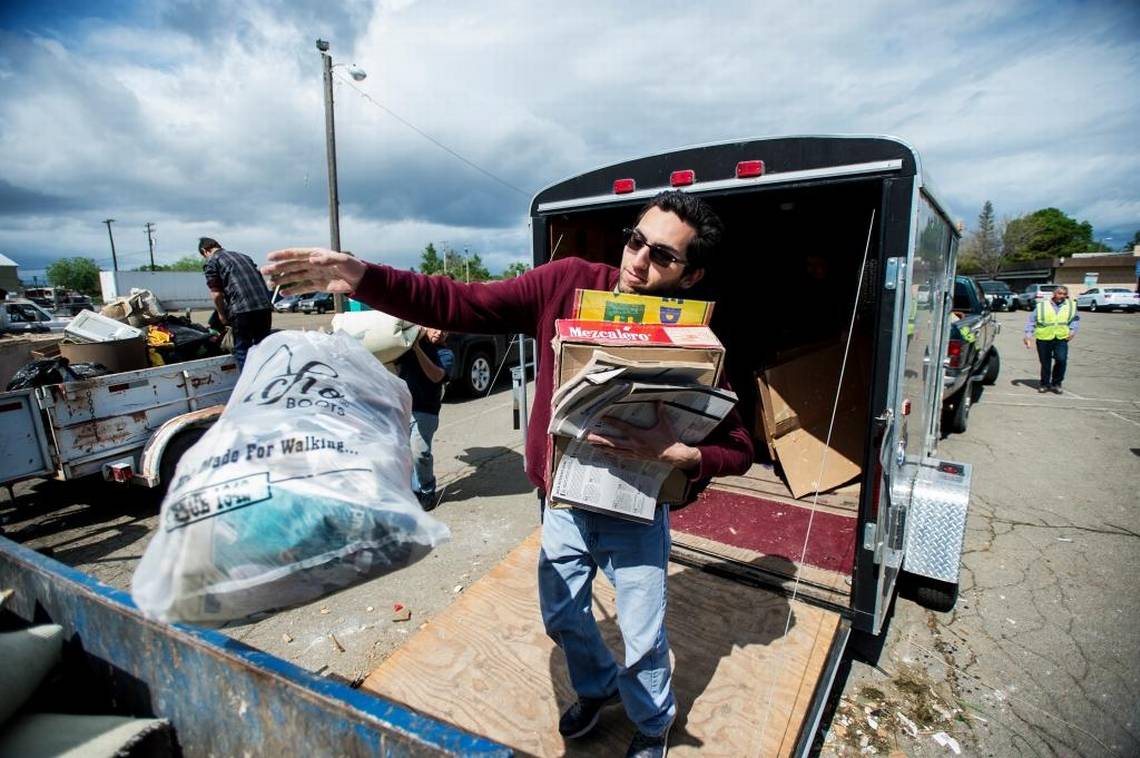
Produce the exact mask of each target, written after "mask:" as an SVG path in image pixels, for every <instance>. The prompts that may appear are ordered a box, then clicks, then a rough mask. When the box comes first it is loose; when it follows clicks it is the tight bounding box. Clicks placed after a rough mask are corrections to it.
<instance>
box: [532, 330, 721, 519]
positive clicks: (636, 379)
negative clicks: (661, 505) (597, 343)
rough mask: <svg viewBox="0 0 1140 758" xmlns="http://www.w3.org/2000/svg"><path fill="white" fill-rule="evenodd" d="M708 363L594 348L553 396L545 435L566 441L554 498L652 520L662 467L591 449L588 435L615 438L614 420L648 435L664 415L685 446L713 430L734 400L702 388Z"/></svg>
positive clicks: (664, 468) (668, 468) (664, 467)
mask: <svg viewBox="0 0 1140 758" xmlns="http://www.w3.org/2000/svg"><path fill="white" fill-rule="evenodd" d="M714 373H715V367H714V366H713V365H712V364H711V363H706V362H681V361H638V360H630V359H627V358H624V357H621V356H617V355H613V354H612V353H607V352H605V351H603V350H600V349H599V350H595V351H594V353H593V356H592V357H591V359H590V360H589V362H588V363H586V365H585V366H583V367H582V369H581V370H580V371H578V373H576V374H575V375H574V376H572V377H570V379H568V380H567V381H566V382H564V383H563V384H562V386H561V387H559V388H558V390H557V391H556V392H555V393H554V397H553V398H552V400H551V402H552V405H553V408H552V410H551V419H550V427H549V432H550V433H551V434H554V435H558V436H562V437H567V438H569V442H568V444H567V446H566V448H565V451H564V452H563V455H562V457H561V460H560V461H559V462H558V466H557V468H556V470H555V473H554V481H553V483H552V486H551V493H550V494H551V499H552V501H554V502H556V503H564V504H567V505H572V506H575V507H580V508H586V509H589V510H596V511H602V512H605V513H610V514H612V515H616V516H621V517H624V518H629V519H633V520H637V521H652V520H653V515H654V510H655V508H656V507H657V500H658V496H659V493H660V491H661V485H662V484H663V483H664V481H665V479H666V478H667V477H668V476H669V474H670V473H671V472H672V470H673V469H672V467H671V466H669V465H668V464H667V463H664V462H661V461H655V460H646V459H641V458H630V457H624V456H621V455H617V454H615V453H613V452H611V451H610V450H609V449H608V448H603V447H597V446H594V445H591V444H590V443H589V442H588V441H587V439H586V438H587V435H589V434H590V433H591V432H594V433H598V434H603V435H605V436H608V437H613V438H620V437H621V436H622V431H621V427H620V426H618V425H615V424H612V423H610V420H611V419H617V420H619V421H623V422H625V423H626V424H628V425H631V426H634V427H639V428H642V429H648V428H650V427H652V426H654V425H655V424H656V423H657V422H658V413H659V412H661V413H664V414H665V416H666V418H667V420H668V423H669V426H670V428H671V429H672V430H673V432H674V434H676V436H677V438H678V439H679V440H680V441H681V442H684V443H685V444H689V445H695V444H697V443H699V442H701V441H702V440H704V438H705V437H707V436H708V434H709V433H710V432H711V431H712V430H713V429H714V428H716V426H717V424H719V423H720V421H721V420H722V419H723V418H724V417H725V416H727V415H728V412H729V411H730V410H732V407H733V405H734V404H735V403H736V394H735V393H733V392H731V391H729V390H725V389H720V388H718V387H713V386H709V385H708V384H702V383H701V381H702V379H706V378H707V377H709V376H712V375H714Z"/></svg>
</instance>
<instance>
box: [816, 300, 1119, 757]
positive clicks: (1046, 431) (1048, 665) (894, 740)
mask: <svg viewBox="0 0 1140 758" xmlns="http://www.w3.org/2000/svg"><path fill="white" fill-rule="evenodd" d="M1025 315H1026V314H1025V313H1024V312H1019V313H1007V314H998V319H999V321H1000V322H1001V324H1002V333H1001V334H1000V335H999V336H998V339H997V346H998V349H999V350H1000V354H1001V360H1002V370H1001V374H1000V375H999V377H998V381H997V383H996V384H995V385H994V386H991V387H987V388H986V389H985V391H984V392H983V394H982V396H981V398H980V399H979V401H978V402H977V403H976V404H975V405H974V407H973V410H972V411H971V414H970V418H969V428H968V429H967V431H966V432H965V433H964V434H954V435H950V436H949V437H947V438H946V439H944V440H943V441H942V443H941V445H940V450H939V452H940V455H941V456H942V457H945V458H948V459H952V460H960V461H966V462H969V463H972V464H973V466H974V472H973V487H972V491H971V502H970V511H969V520H968V526H967V535H966V547H965V555H964V556H963V565H962V575H961V595H960V599H959V602H958V605H957V607H956V608H955V610H954V611H953V612H952V613H948V614H941V613H934V612H931V611H926V610H924V609H922V608H919V607H918V606H916V605H915V604H913V603H911V602H909V601H906V600H901V599H900V600H898V601H897V602H896V605H895V613H894V617H893V619H892V621H891V624H890V627H889V630H888V634H887V638H886V644H885V648H884V650H883V653H882V655H881V657H880V658H879V661H878V668H873V667H871V666H869V665H866V664H863V663H859V662H856V663H855V664H854V665H853V667H852V671H851V674H850V676H849V678H848V679H847V682H846V685H845V687H844V689H843V700H842V701H841V703H840V706H839V708H838V709H837V711H836V714H835V716H834V717H833V718H832V721H831V724H830V729H831V734H830V735H829V739H828V741H827V743H826V746H827V747H826V748H825V750H824V754H825V755H856V754H858V749H859V748H860V747H861V745H862V744H864V738H867V739H866V741H865V744H867V745H869V746H871V747H874V748H875V749H876V750H877V751H878V754H886V753H889V751H890V750H900V751H902V752H903V753H905V754H906V755H908V756H912V757H914V756H936V755H938V756H942V755H953V754H955V751H954V748H955V747H957V748H958V749H959V750H960V751H961V754H962V755H978V756H1054V755H1055V756H1134V755H1140V592H1137V590H1136V576H1137V575H1138V574H1140V496H1138V495H1137V489H1138V485H1140V353H1138V351H1137V346H1140V316H1138V315H1135V314H1120V313H1092V314H1090V313H1082V314H1081V328H1080V332H1079V333H1078V336H1077V337H1076V338H1075V339H1074V340H1073V342H1072V343H1071V345H1070V355H1069V370H1068V375H1067V377H1066V379H1065V382H1064V394H1062V395H1054V394H1039V393H1038V392H1037V383H1038V363H1037V357H1036V352H1035V351H1030V350H1027V349H1026V348H1025V347H1023V346H1022V344H1021V339H1022V336H1023V327H1024V322H1025ZM898 714H902V715H903V716H904V717H905V718H899V717H898ZM868 716H870V718H871V720H873V721H874V722H875V725H876V726H877V727H878V728H873V727H872V725H871V724H870V723H868ZM922 716H925V717H927V718H925V719H920V717H922ZM907 721H909V722H910V723H909V724H908V723H907ZM924 724H925V725H927V726H926V728H924ZM929 725H934V726H935V727H936V728H932V727H930V726H929ZM884 727H886V728H884ZM912 727H914V728H912ZM881 732H882V733H881ZM912 732H913V733H914V734H913V736H911V733H912ZM939 733H942V734H941V736H940V735H939ZM936 740H937V741H936Z"/></svg>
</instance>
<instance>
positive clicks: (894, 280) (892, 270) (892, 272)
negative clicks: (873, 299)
mask: <svg viewBox="0 0 1140 758" xmlns="http://www.w3.org/2000/svg"><path fill="white" fill-rule="evenodd" d="M902 260H903V259H902V258H899V257H894V258H887V265H886V270H885V273H884V274H883V289H887V290H893V289H895V288H897V287H898V283H899V267H900V266H901V265H902Z"/></svg>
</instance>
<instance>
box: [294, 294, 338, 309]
mask: <svg viewBox="0 0 1140 758" xmlns="http://www.w3.org/2000/svg"><path fill="white" fill-rule="evenodd" d="M332 309H333V296H332V293H331V292H314V293H313V294H311V295H307V296H302V297H301V299H300V300H298V301H297V310H299V311H301V312H302V313H325V312H326V311H331V310H332Z"/></svg>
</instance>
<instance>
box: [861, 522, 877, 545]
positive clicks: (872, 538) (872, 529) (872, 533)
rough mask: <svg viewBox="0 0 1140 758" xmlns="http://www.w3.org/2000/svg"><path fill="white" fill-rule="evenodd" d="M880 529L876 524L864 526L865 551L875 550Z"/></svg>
mask: <svg viewBox="0 0 1140 758" xmlns="http://www.w3.org/2000/svg"><path fill="white" fill-rule="evenodd" d="M878 531H879V530H878V528H877V527H876V526H875V525H874V524H864V525H863V549H864V550H874V549H875V547H876V542H877V537H878Z"/></svg>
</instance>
